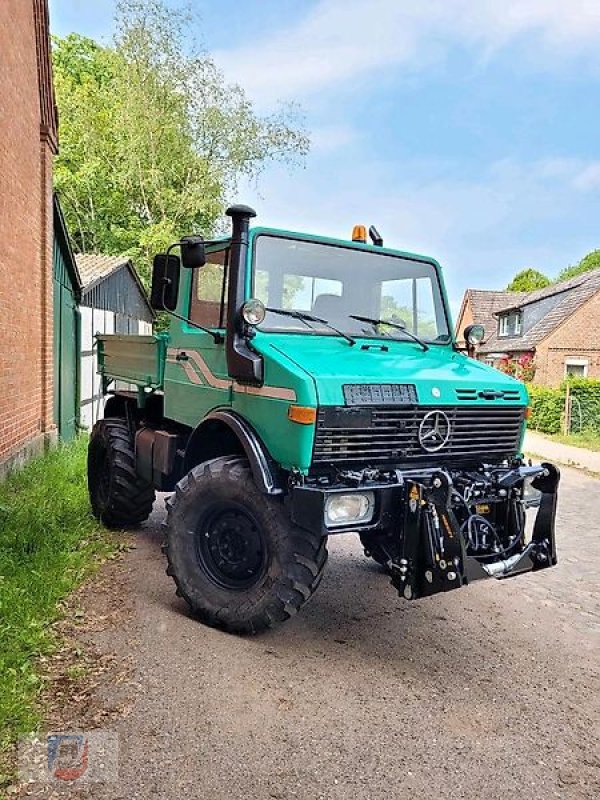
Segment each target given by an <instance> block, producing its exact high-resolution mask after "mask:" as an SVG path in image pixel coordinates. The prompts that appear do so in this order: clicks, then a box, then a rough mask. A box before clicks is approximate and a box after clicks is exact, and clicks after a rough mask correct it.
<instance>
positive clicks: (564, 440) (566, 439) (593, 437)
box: [548, 431, 600, 452]
mask: <svg viewBox="0 0 600 800" xmlns="http://www.w3.org/2000/svg"><path fill="white" fill-rule="evenodd" d="M548 438H549V439H552V440H553V441H555V442H560V443H561V444H572V445H574V446H575V447H585V448H586V449H587V450H596V451H598V452H600V434H597V433H593V432H591V431H582V432H581V433H569V434H568V435H567V436H565V435H564V434H563V433H554V434H552V435H551V436H549V437H548Z"/></svg>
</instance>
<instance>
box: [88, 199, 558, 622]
mask: <svg viewBox="0 0 600 800" xmlns="http://www.w3.org/2000/svg"><path fill="white" fill-rule="evenodd" d="M227 214H228V215H229V216H230V217H231V220H232V231H231V236H228V237H226V238H223V239H218V240H215V241H203V240H202V238H200V237H198V236H189V237H186V238H184V239H182V240H181V241H180V242H177V243H175V244H174V245H172V246H171V247H170V248H169V249H168V251H167V253H165V254H161V255H158V256H156V258H155V260H154V264H153V276H152V296H151V301H152V305H153V307H154V308H155V309H158V310H162V311H165V312H167V313H168V314H169V315H170V327H169V331H168V333H159V334H157V335H156V336H119V335H114V336H109V335H100V336H98V358H99V370H100V373H101V375H102V381H103V389H104V393H105V395H106V404H105V412H104V414H105V416H104V419H103V420H101V421H99V422H98V423H97V424H96V425H95V427H94V429H93V431H92V434H91V438H90V443H89V463H88V480H89V492H90V499H91V505H92V508H93V511H94V514H95V515H96V516H97V517H98V519H100V520H101V521H102V522H103V523H104V524H106V525H107V526H110V527H116V528H121V527H126V526H131V525H137V524H139V523H141V522H142V521H144V520H145V519H146V518H147V517H148V515H149V514H150V512H151V510H152V505H153V502H154V499H155V491H156V490H158V491H165V492H172V495H171V497H170V498H169V499H168V500H167V521H166V524H165V545H164V552H165V554H166V558H167V573H168V574H169V575H171V576H172V577H173V579H174V581H175V584H176V587H177V593H178V594H179V595H180V596H181V597H183V598H184V599H185V601H186V602H187V603H188V605H189V607H190V608H191V610H192V612H193V613H194V614H195V615H196V616H197V617H199V619H201V620H202V621H204V622H206V623H208V624H209V625H214V626H217V627H220V628H223V629H225V630H228V631H235V632H248V633H253V632H257V631H261V630H263V629H265V628H270V627H272V626H274V625H277V624H278V623H280V622H282V621H284V620H286V619H288V618H289V617H291V616H292V615H293V614H295V613H296V612H297V611H298V610H299V609H300V608H301V606H302V605H303V604H304V603H305V602H306V601H307V600H309V599H310V597H311V595H312V594H313V592H314V591H315V590H316V588H317V586H318V585H319V582H320V580H321V577H322V575H323V571H324V569H325V563H326V560H327V548H326V546H327V539H328V537H329V536H333V535H338V534H342V533H349V532H353V533H357V534H358V535H359V536H360V539H361V541H362V544H363V546H364V549H365V552H366V554H367V555H368V556H370V557H372V558H374V559H375V560H376V561H377V562H379V563H380V564H381V565H382V566H383V567H384V568H385V569H386V570H387V571H388V573H389V574H390V575H391V580H392V584H393V585H394V586H395V588H396V589H397V590H398V592H399V593H400V595H401V596H402V597H404V598H406V599H414V598H419V597H423V596H426V595H431V594H434V593H436V592H442V591H448V590H451V589H456V588H458V587H461V586H464V585H465V584H467V583H469V582H471V581H473V580H476V579H478V578H483V577H489V576H492V577H496V578H503V577H508V576H511V575H515V574H518V573H521V572H526V571H529V570H538V569H542V568H545V567H550V566H552V565H554V564H556V548H555V541H554V518H555V510H556V492H557V486H558V481H559V474H558V471H557V469H556V468H555V467H554V466H552V465H550V464H542V465H541V466H532V465H530V464H529V465H527V464H526V463H525V462H524V460H523V456H522V453H521V447H522V441H523V434H524V430H525V424H526V423H525V420H526V416H527V393H526V390H525V387H524V386H523V385H522V384H521V383H520V382H518V381H516V380H514V379H513V378H510V377H508V376H506V375H504V374H502V373H501V372H498V371H496V370H494V369H492V368H490V367H488V366H486V365H484V364H482V363H480V362H478V361H476V360H474V359H472V358H469V357H468V356H467V354H465V353H464V352H461V350H460V349H459V347H458V346H457V343H456V340H455V337H454V334H453V330H452V324H451V320H450V313H449V310H448V302H447V298H446V294H445V290H444V284H443V278H442V273H441V269H440V266H439V264H437V262H436V261H435V260H433V259H431V258H426V257H423V256H418V255H412V254H409V253H403V252H398V251H395V250H391V249H387V248H385V247H384V246H383V242H382V240H381V237H380V236H379V234H378V232H377V231H376V230H375V228H371V229H370V230H369V237H370V239H371V241H370V242H368V241H367V234H366V230H365V229H364V228H363V227H362V226H357V227H356V228H355V230H354V232H353V240H352V241H341V240H336V239H329V238H322V237H319V236H313V235H308V234H302V233H291V232H289V231H281V230H271V229H267V228H260V227H256V228H250V220H251V218H252V217H254V216H255V213H254V211H253V210H252V209H251V208H248V207H247V206H233V207H231V208H230V209H228V211H227ZM464 335H465V340H466V342H467V343H468V346H475V345H476V344H477V342H478V341H480V340H481V338H482V336H483V331H482V329H481V328H480V327H479V326H469V328H467V329H466V330H465V334H464ZM528 506H537V507H538V510H537V514H536V518H535V522H534V524H533V527H532V530H531V533H526V524H525V520H526V513H525V512H526V508H527V507H528ZM528 529H529V528H528Z"/></svg>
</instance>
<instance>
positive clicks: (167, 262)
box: [150, 253, 181, 311]
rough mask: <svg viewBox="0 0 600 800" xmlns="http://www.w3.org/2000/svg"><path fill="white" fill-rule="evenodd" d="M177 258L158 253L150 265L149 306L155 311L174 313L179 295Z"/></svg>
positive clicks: (178, 264) (179, 265) (179, 263)
mask: <svg viewBox="0 0 600 800" xmlns="http://www.w3.org/2000/svg"><path fill="white" fill-rule="evenodd" d="M180 267H181V262H180V261H179V256H167V255H165V253H159V254H158V255H156V256H154V261H153V263H152V287H151V291H150V305H151V306H152V308H153V309H154V310H155V311H175V309H176V308H177V295H178V293H179V270H180Z"/></svg>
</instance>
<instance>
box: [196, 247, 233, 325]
mask: <svg viewBox="0 0 600 800" xmlns="http://www.w3.org/2000/svg"><path fill="white" fill-rule="evenodd" d="M228 267H229V249H226V250H217V251H215V252H213V253H207V256H206V264H205V265H204V266H203V267H200V268H199V269H195V270H194V277H193V279H192V297H191V301H190V319H191V320H192V322H195V323H196V324H197V325H202V326H203V327H205V328H224V327H225V326H226V324H227V288H228V283H229V281H228V278H229V275H228V272H229V270H228Z"/></svg>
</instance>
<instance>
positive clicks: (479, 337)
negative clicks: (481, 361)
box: [463, 325, 485, 347]
mask: <svg viewBox="0 0 600 800" xmlns="http://www.w3.org/2000/svg"><path fill="white" fill-rule="evenodd" d="M484 336H485V328H484V327H483V325H467V327H466V328H465V329H464V331H463V337H464V340H465V342H466V343H467V345H470V346H471V347H476V346H477V345H478V344H481V343H482V341H483V338H484Z"/></svg>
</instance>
